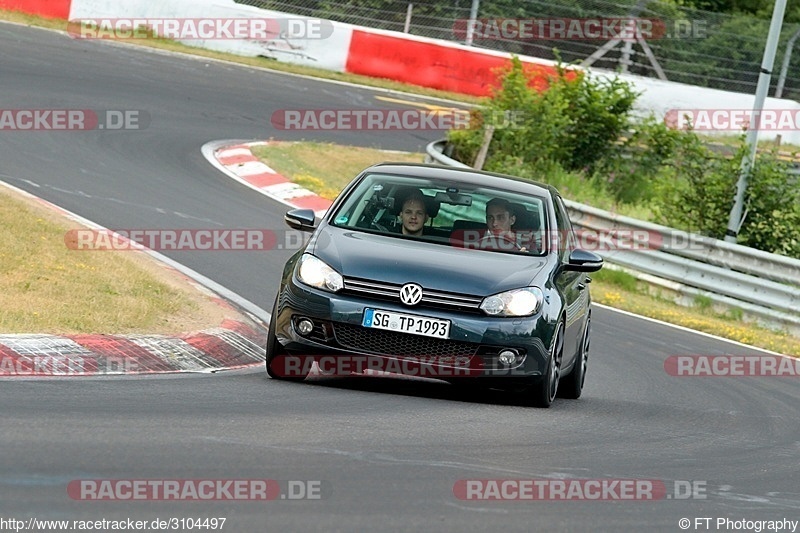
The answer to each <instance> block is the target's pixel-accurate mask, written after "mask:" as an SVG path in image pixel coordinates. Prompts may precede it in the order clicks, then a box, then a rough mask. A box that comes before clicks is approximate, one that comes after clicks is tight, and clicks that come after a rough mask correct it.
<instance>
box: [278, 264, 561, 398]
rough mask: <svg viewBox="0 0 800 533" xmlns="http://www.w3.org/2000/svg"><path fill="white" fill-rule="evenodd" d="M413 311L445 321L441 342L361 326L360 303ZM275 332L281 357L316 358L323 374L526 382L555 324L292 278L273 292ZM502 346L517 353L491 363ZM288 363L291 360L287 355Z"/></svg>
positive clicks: (541, 363) (537, 369) (545, 355)
mask: <svg viewBox="0 0 800 533" xmlns="http://www.w3.org/2000/svg"><path fill="white" fill-rule="evenodd" d="M368 307H369V308H373V309H383V310H388V311H395V312H398V313H404V314H418V315H424V316H428V317H434V318H440V319H445V320H450V322H451V326H450V335H449V337H450V338H449V339H435V338H430V337H424V336H420V335H413V334H408V333H402V332H395V331H386V330H377V329H372V328H366V327H363V326H362V325H361V324H362V319H363V315H364V310H365V308H368ZM301 318H308V319H310V320H311V321H312V322H313V324H314V327H313V330H312V331H311V332H310V333H307V334H305V335H302V334H300V333H299V331H298V328H297V324H298V321H299V319H301ZM272 319H273V320H275V334H276V337H277V340H278V342H279V343H280V344H281V345H282V346H283V347H284V349H285V350H286V352H287V353H288V354H289V355H293V356H301V357H303V358H304V359H303V362H302V364H303V365H306V364H307V362H308V361H309V360H310V358H314V359H315V360H316V361H317V364H318V367H319V369H320V371H321V372H322V373H323V374H325V373H328V374H330V375H343V374H349V372H350V371H352V372H354V373H359V372H360V371H361V370H381V371H385V372H392V373H400V374H404V375H416V376H420V377H433V378H438V379H446V380H453V379H459V378H481V379H482V380H489V379H494V378H497V379H498V380H501V381H502V382H503V383H505V384H506V385H510V383H508V380H512V381H519V382H520V383H521V384H522V383H524V384H528V383H530V381H531V379H536V378H539V377H541V376H542V374H543V372H544V369H545V368H547V362H548V359H549V350H548V348H547V347H548V346H550V345H551V341H552V337H553V335H554V333H555V324H553V323H550V322H548V321H547V320H545V319H544V318H543V314H542V313H541V312H540V313H539V314H537V315H534V316H532V317H522V318H496V317H487V316H485V315H483V314H477V313H469V312H458V311H451V310H443V309H433V308H416V307H414V308H410V307H406V306H403V305H401V304H399V303H394V302H390V301H384V300H373V299H369V298H365V297H361V296H353V295H348V294H339V293H329V292H325V291H321V290H318V289H315V288H312V287H308V286H306V285H303V284H301V283H299V282H298V281H297V280H296V278H294V277H292V278H290V280H289V281H288V282H285V283H283V285H282V287H281V290H280V293H279V295H278V305H277V312H276V315H275V316H273V317H272ZM504 349H510V350H512V351H514V352H516V353H517V357H516V359H515V361H514V363H512V364H509V365H506V364H502V363H500V362H499V360H498V357H497V356H498V354H499V353H500V351H502V350H504ZM291 364H292V365H297V364H298V361H297V360H293V361H292V362H291Z"/></svg>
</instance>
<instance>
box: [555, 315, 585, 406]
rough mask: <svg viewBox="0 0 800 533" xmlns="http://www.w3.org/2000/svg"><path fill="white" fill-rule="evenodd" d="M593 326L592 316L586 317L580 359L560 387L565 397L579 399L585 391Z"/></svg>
mask: <svg viewBox="0 0 800 533" xmlns="http://www.w3.org/2000/svg"><path fill="white" fill-rule="evenodd" d="M591 326H592V318H591V317H589V318H587V319H586V327H585V328H584V329H583V338H582V339H581V345H580V347H579V350H580V351H579V352H578V359H577V360H576V361H575V365H574V366H573V367H572V372H570V373H569V375H568V376H567V377H565V378H564V379H563V381H562V383H561V387H560V388H559V394H560V395H561V396H562V397H563V398H569V399H571V400H577V399H578V398H580V397H581V393H582V392H583V384H584V383H585V382H586V366H587V363H588V360H589V335H590V330H591Z"/></svg>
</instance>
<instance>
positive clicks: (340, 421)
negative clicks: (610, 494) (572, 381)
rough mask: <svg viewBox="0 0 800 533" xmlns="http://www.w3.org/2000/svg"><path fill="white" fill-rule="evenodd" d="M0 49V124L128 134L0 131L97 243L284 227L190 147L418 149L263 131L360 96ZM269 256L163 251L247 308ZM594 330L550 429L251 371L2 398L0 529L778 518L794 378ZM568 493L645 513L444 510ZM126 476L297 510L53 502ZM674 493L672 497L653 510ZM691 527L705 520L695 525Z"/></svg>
mask: <svg viewBox="0 0 800 533" xmlns="http://www.w3.org/2000/svg"><path fill="white" fill-rule="evenodd" d="M0 50H2V54H0V95H2V96H1V97H2V105H0V107H1V108H5V109H29V108H33V109H67V108H69V109H128V110H130V109H136V110H144V111H146V112H147V113H148V114H149V116H150V117H151V119H152V120H151V123H150V124H149V126H148V127H147V128H146V129H144V130H141V131H125V132H122V131H86V132H66V131H54V132H48V131H31V132H20V131H2V132H0V174H1V175H2V177H0V179H3V180H5V181H7V182H8V183H10V184H12V185H15V186H17V187H20V188H23V189H25V190H27V191H29V192H31V193H34V194H36V195H38V196H41V197H42V198H45V199H47V200H49V201H51V202H53V203H55V204H57V205H59V206H62V207H64V208H66V209H69V210H71V211H73V212H76V213H78V214H79V215H82V216H84V217H86V218H88V219H90V220H93V221H95V222H97V223H99V224H102V225H104V226H107V227H111V228H206V229H207V228H262V229H272V230H276V231H279V230H283V229H284V225H283V212H284V210H285V208H284V206H282V205H280V204H278V203H276V202H274V201H272V200H270V199H268V198H266V197H264V196H261V195H259V194H256V193H254V192H253V191H251V190H249V189H247V188H246V187H244V186H242V185H240V184H238V183H236V182H234V181H233V180H231V179H230V178H227V177H225V176H224V175H223V174H221V173H220V172H219V171H218V170H216V169H214V168H213V167H211V166H210V165H209V164H208V163H207V162H206V161H205V159H204V158H203V157H202V155H201V153H200V147H201V146H202V145H203V144H204V143H206V142H209V141H212V140H220V139H243V140H244V139H246V140H250V139H252V140H258V139H268V138H270V137H274V138H276V139H286V140H296V139H301V138H305V139H313V140H323V141H335V142H338V143H342V144H353V145H362V146H373V147H381V148H386V149H399V150H415V151H421V150H422V149H423V147H424V145H425V144H426V143H427V142H429V141H431V140H434V139H435V138H437V137H438V133H437V132H431V131H427V132H426V131H422V132H401V133H398V132H391V133H380V132H377V133H376V132H291V131H278V130H276V129H274V128H273V127H272V126H271V124H270V116H271V114H272V112H273V111H275V110H278V109H298V108H305V107H308V108H317V109H319V108H348V107H358V108H364V107H382V108H385V107H386V106H387V104H386V103H385V102H380V101H377V100H375V99H374V95H375V94H376V93H375V92H373V91H370V90H366V89H360V88H354V87H348V86H344V85H337V84H331V83H325V82H320V81H313V80H307V79H302V78H297V77H290V76H286V75H281V74H275V73H269V72H261V71H256V70H254V69H249V68H244V67H238V66H232V65H227V64H221V63H215V62H209V61H205V60H195V59H186V58H180V57H175V56H169V55H165V54H160V53H154V52H148V51H142V50H138V49H134V48H127V47H121V46H112V45H107V44H104V43H101V42H87V41H76V40H72V39H70V38H68V37H66V36H63V35H59V34H56V33H52V32H46V31H41V30H36V29H29V28H23V27H18V26H12V25H7V24H3V25H0ZM398 108H402V107H398ZM290 254H291V251H289V250H272V251H268V252H253V251H249V252H220V251H217V252H181V253H169V252H167V255H169V256H170V257H172V258H173V259H176V260H178V261H180V262H181V263H183V264H185V265H187V266H188V267H190V268H192V269H194V270H196V271H198V272H200V273H201V274H203V275H205V276H207V277H209V278H211V279H213V280H214V281H216V282H217V283H220V284H221V285H223V286H225V287H227V288H228V289H230V290H232V291H234V292H236V293H238V294H240V295H243V296H245V297H246V298H247V299H249V300H250V301H251V302H253V303H255V304H256V305H258V306H260V307H262V308H264V309H270V306H271V303H272V300H273V298H274V294H275V290H276V287H277V282H278V278H279V272H280V268H281V266H282V264H283V262H284V261H285V259H286V258H287V257H288V256H289V255H290ZM593 319H594V320H593V332H594V335H593V340H592V352H591V358H590V361H589V375H588V380H587V388H586V389H585V393H584V394H585V396H584V397H583V398H582V399H580V400H577V401H568V400H563V399H561V400H557V401H556V403H555V404H554V406H553V407H552V408H551V409H549V410H537V409H529V408H525V407H521V406H518V405H514V404H513V403H510V402H508V401H507V399H506V398H505V397H504V396H502V395H498V394H495V393H493V392H486V393H480V394H470V393H464V392H458V391H455V390H453V388H452V387H450V386H449V385H447V384H443V383H438V382H433V381H420V380H416V381H412V380H390V379H386V378H363V379H356V378H353V379H340V380H333V381H318V382H314V383H304V384H291V383H283V382H277V381H272V380H269V379H267V378H265V376H264V375H263V372H260V371H259V372H232V373H227V374H222V375H198V376H194V375H192V376H178V377H155V378H141V379H134V378H117V379H113V378H105V379H91V378H86V379H40V380H5V381H3V382H2V383H0V410H1V412H2V415H0V446H2V448H0V451H1V452H2V453H0V517H2V518H3V519H8V518H15V519H20V520H28V519H29V518H38V519H68V520H102V519H107V520H111V519H126V518H132V519H135V520H147V521H148V523H150V522H151V521H152V520H154V519H161V520H168V519H171V518H178V519H180V518H193V519H197V518H211V517H217V518H222V517H224V518H226V522H225V524H224V527H223V529H222V530H223V531H229V532H254V531H326V532H328V531H371V530H378V529H380V530H385V531H398V530H421V531H426V530H437V531H438V530H443V531H484V530H489V529H490V528H492V529H494V528H496V529H498V530H507V531H642V530H658V531H681V530H682V529H681V528H680V527H679V520H680V519H682V518H689V519H690V520H691V526H690V528H689V530H690V531H696V530H703V531H706V530H713V531H716V530H725V529H715V526H716V520H717V518H730V519H731V520H751V521H752V520H760V519H767V520H782V519H789V520H800V488H799V487H798V480H799V479H800V461H798V455H799V454H800V424H798V420H800V408H799V407H798V406H800V380H799V379H798V378H797V377H794V378H791V377H781V378H776V377H758V378H757V377H741V378H729V377H675V376H670V375H668V373H667V372H666V371H665V369H664V361H665V359H666V358H667V357H669V356H670V355H696V354H710V355H721V354H729V355H734V354H735V355H745V354H757V353H759V352H757V351H755V350H751V349H746V348H743V347H740V346H736V345H733V344H730V343H727V342H723V341H718V340H715V339H712V338H709V337H705V336H701V335H699V334H695V333H692V332H688V331H683V330H679V329H675V328H671V327H668V326H664V325H661V324H657V323H654V322H651V321H646V320H643V319H639V318H636V317H632V316H628V315H625V314H621V313H617V312H614V311H610V310H607V309H601V308H595V309H594V314H593ZM567 478H576V479H584V480H598V479H602V480H640V481H641V480H654V481H655V482H656V483H657V484H658V485H659V486H662V485H663V486H664V487H665V488H666V494H663V496H664V497H663V498H662V499H658V500H657V501H649V500H646V501H643V500H641V499H639V500H635V499H634V500H632V499H626V500H624V501H587V500H586V499H584V500H580V499H570V500H568V501H510V502H499V501H464V500H461V499H459V498H457V497H456V496H455V495H454V491H453V489H454V486H457V485H458V484H459V483H463V480H489V479H494V480H515V479H525V480H545V479H550V480H557V479H567ZM132 479H134V480H187V479H189V480H252V479H270V480H276V481H277V482H278V485H279V486H280V489H281V491H282V493H283V494H284V495H287V494H289V492H287V491H289V485H290V483H289V482H290V481H305V482H312V483H310V484H306V485H303V486H304V487H305V488H306V489H307V490H309V491H310V490H312V489H313V490H314V491H315V492H314V494H319V496H320V497H319V499H302V500H297V501H292V500H291V498H287V499H281V498H280V497H278V498H277V499H275V500H273V501H260V500H253V501H228V500H222V501H138V500H137V501H130V500H123V501H86V500H82V499H80V498H77V499H76V497H75V493H74V492H73V491H72V490H71V489H70V490H68V488H69V487H74V483H73V485H71V484H70V483H71V482H76V481H78V480H132ZM460 480H461V481H460ZM317 482H318V483H317ZM692 484H694V486H695V487H696V488H697V489H698V490H697V491H696V492H695V494H694V497H690V498H682V497H681V496H683V495H685V490H684V491H683V492H679V493H678V494H676V493H675V487H676V485H677V486H678V487H679V488H680V489H681V490H683V489H685V487H687V486H691V485H692ZM293 486H294V487H295V488H296V487H297V486H299V485H298V484H297V483H295V484H294V485H293ZM317 489H318V490H317ZM295 494H296V492H295ZM668 496H676V497H672V498H669V497H668ZM698 517H710V518H713V520H712V521H711V522H710V525H711V527H710V528H708V529H706V528H704V527H703V524H705V522H702V521H700V522H699V523H697V522H695V518H698ZM696 525H699V526H701V527H695V526H696ZM0 526H2V523H1V522H0ZM184 530H187V529H184ZM727 530H728V531H732V530H733V529H730V528H729V529H727ZM743 530H747V529H743ZM790 530H791V529H790Z"/></svg>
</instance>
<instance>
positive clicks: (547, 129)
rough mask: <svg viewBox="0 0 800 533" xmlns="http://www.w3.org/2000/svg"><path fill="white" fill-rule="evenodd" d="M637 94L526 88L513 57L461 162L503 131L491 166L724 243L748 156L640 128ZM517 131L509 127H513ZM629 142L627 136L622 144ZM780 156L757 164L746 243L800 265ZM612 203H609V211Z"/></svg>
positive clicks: (559, 82)
mask: <svg viewBox="0 0 800 533" xmlns="http://www.w3.org/2000/svg"><path fill="white" fill-rule="evenodd" d="M635 98H636V94H635V93H634V92H633V91H632V89H631V87H630V86H629V85H627V84H626V83H625V82H622V81H619V80H616V79H615V80H603V81H598V80H594V79H592V78H591V77H590V76H588V75H584V74H582V73H578V74H570V73H568V72H567V71H566V70H564V69H563V68H561V67H559V68H558V75H557V76H556V77H554V78H553V79H551V80H550V88H549V89H548V90H547V91H545V92H543V93H539V92H536V91H535V90H533V89H530V88H529V86H528V79H527V76H526V74H525V71H524V68H523V65H522V63H521V62H520V61H519V60H518V59H517V58H514V59H513V60H512V64H511V67H510V68H509V69H508V70H507V71H506V72H505V75H504V77H503V80H502V85H501V87H500V89H499V90H498V91H497V92H496V93H495V94H494V95H493V97H492V99H490V100H489V101H488V102H487V103H486V104H485V105H483V106H482V107H481V108H479V109H478V110H476V111H473V113H472V124H471V125H472V127H471V128H470V129H463V130H454V131H451V132H450V133H449V140H450V142H451V143H452V145H453V147H454V153H453V157H455V158H456V159H458V160H460V161H463V162H465V163H467V164H472V163H473V162H474V160H475V156H476V155H477V153H478V151H479V149H480V146H481V143H482V142H483V137H484V133H483V129H484V126H487V125H490V124H491V125H494V126H495V128H496V129H495V131H494V136H493V138H492V142H491V144H490V147H489V151H488V154H487V159H486V162H485V164H484V168H485V169H486V170H489V171H493V172H500V173H505V174H512V175H515V176H520V177H523V178H528V179H533V180H536V181H542V182H545V183H550V184H552V185H554V186H555V187H556V188H558V189H559V190H560V191H561V192H562V194H563V195H564V196H565V197H570V198H573V199H575V200H577V201H579V202H584V203H588V204H590V205H594V206H598V207H601V208H603V209H611V210H618V208H624V209H619V210H624V211H628V212H630V211H631V210H634V211H637V212H638V213H644V214H651V215H652V216H651V217H650V219H652V220H654V221H656V222H659V223H661V224H664V225H666V226H669V227H673V228H676V229H680V230H685V231H690V232H694V233H699V234H702V235H707V236H710V237H714V238H717V239H721V238H723V237H724V235H725V231H726V230H727V225H728V218H729V216H730V210H731V208H732V206H733V199H734V195H735V192H736V182H737V180H738V177H739V173H740V168H741V162H742V158H743V157H744V156H745V153H746V149H745V145H744V142H742V140H743V138H742V140H740V142H739V143H738V146H739V147H738V150H737V151H736V153H735V154H733V155H732V156H731V155H730V154H728V155H726V154H721V153H718V152H714V151H712V150H711V149H710V148H709V146H708V145H707V144H706V143H705V142H704V141H703V140H702V139H701V138H700V137H698V135H697V134H695V133H694V132H693V131H681V130H671V129H669V128H667V126H666V125H665V124H664V123H663V122H661V121H658V120H656V119H655V118H653V117H650V118H647V119H645V120H642V121H640V122H638V123H634V122H633V121H632V119H631V109H632V106H633V103H634V100H635ZM509 123H510V124H511V125H512V126H513V127H505V126H508V124H509ZM623 134H624V136H623ZM786 170H787V168H786V165H785V164H784V163H782V162H780V161H779V160H778V158H777V155H776V154H774V153H761V154H759V156H758V159H757V161H756V164H755V166H754V168H753V172H752V175H751V177H750V179H749V186H748V189H747V197H746V216H745V218H744V221H743V224H742V227H741V229H740V232H739V242H740V243H741V244H744V245H747V246H751V247H754V248H758V249H761V250H765V251H768V252H775V253H781V254H785V255H790V256H793V257H800V188H799V187H798V186H797V185H798V179H797V178H795V177H791V176H789V175H788V174H787V172H786ZM609 204H611V205H609Z"/></svg>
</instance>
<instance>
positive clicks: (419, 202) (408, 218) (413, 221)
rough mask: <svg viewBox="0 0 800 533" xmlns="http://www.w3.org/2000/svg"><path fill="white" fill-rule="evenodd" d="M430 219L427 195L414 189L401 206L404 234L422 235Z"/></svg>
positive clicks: (401, 222) (401, 223)
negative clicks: (426, 202)
mask: <svg viewBox="0 0 800 533" xmlns="http://www.w3.org/2000/svg"><path fill="white" fill-rule="evenodd" d="M427 221H428V210H427V208H426V205H425V197H424V196H423V195H422V193H421V192H419V191H413V192H411V193H410V194H409V195H408V196H406V198H405V200H403V204H402V206H401V208H400V225H401V231H402V233H403V235H411V236H414V237H421V236H422V235H423V234H424V233H423V232H424V229H425V223H426V222H427Z"/></svg>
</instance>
